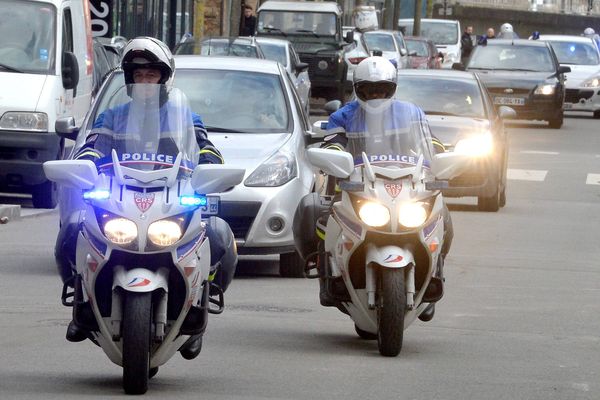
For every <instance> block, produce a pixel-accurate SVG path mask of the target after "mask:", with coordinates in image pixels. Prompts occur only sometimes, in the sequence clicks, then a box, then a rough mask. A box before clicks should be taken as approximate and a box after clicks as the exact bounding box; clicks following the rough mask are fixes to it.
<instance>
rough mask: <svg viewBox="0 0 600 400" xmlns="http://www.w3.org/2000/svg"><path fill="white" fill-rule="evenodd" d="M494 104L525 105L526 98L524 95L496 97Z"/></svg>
mask: <svg viewBox="0 0 600 400" xmlns="http://www.w3.org/2000/svg"><path fill="white" fill-rule="evenodd" d="M494 104H498V105H501V106H524V105H525V99H524V98H523V97H495V98H494Z"/></svg>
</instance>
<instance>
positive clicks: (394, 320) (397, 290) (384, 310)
mask: <svg viewBox="0 0 600 400" xmlns="http://www.w3.org/2000/svg"><path fill="white" fill-rule="evenodd" d="M377 289H378V290H377V296H378V301H379V304H378V308H377V346H378V348H379V353H380V354H381V355H382V356H386V357H396V356H397V355H398V354H399V353H400V350H402V340H403V339H404V313H405V311H406V289H405V283H404V269H389V268H381V269H380V270H379V276H378V285H377Z"/></svg>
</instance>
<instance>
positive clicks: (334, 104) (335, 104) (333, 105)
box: [323, 100, 342, 115]
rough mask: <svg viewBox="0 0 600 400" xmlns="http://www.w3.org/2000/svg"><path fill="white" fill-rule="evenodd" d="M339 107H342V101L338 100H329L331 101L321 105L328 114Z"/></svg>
mask: <svg viewBox="0 0 600 400" xmlns="http://www.w3.org/2000/svg"><path fill="white" fill-rule="evenodd" d="M340 107H342V102H341V101H340V100H331V101H328V102H327V103H325V105H324V106H323V108H324V109H325V111H326V112H327V114H328V115H331V114H333V113H334V112H336V111H337V110H339V109H340Z"/></svg>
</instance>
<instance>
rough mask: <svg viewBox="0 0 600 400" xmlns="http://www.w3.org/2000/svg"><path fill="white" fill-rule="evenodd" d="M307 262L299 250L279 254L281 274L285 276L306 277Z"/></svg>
mask: <svg viewBox="0 0 600 400" xmlns="http://www.w3.org/2000/svg"><path fill="white" fill-rule="evenodd" d="M304 265H305V262H304V260H303V259H302V257H300V255H299V254H298V253H297V252H293V253H284V254H280V255H279V275H281V276H282V277H284V278H304V277H305V276H306V274H305V273H304Z"/></svg>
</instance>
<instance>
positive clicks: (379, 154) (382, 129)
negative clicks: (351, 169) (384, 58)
mask: <svg viewBox="0 0 600 400" xmlns="http://www.w3.org/2000/svg"><path fill="white" fill-rule="evenodd" d="M368 103H371V102H370V101H369V102H368ZM375 104H376V105H377V103H375ZM371 105H372V103H371V104H367V106H366V107H359V108H358V109H357V112H356V113H355V114H354V118H353V120H352V121H351V123H350V125H349V126H348V129H347V130H346V135H347V137H348V146H347V150H348V151H349V152H350V153H351V154H352V155H353V157H354V164H355V165H356V166H359V165H362V164H363V163H364V162H363V158H362V153H363V152H364V153H366V155H367V157H368V160H369V162H370V163H371V164H376V165H380V166H384V167H392V168H405V167H408V166H413V165H416V164H417V163H418V161H419V158H420V157H421V156H422V157H423V165H424V166H426V167H429V166H430V165H431V159H432V157H433V144H432V137H431V131H430V129H429V125H428V123H427V120H426V119H425V115H424V114H423V112H422V111H421V109H420V108H418V107H416V106H415V105H413V104H412V103H406V102H401V101H392V102H391V103H390V104H389V105H388V106H386V107H384V109H383V111H382V110H381V109H380V108H378V109H376V110H370V108H373V107H371ZM365 108H366V109H365Z"/></svg>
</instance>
